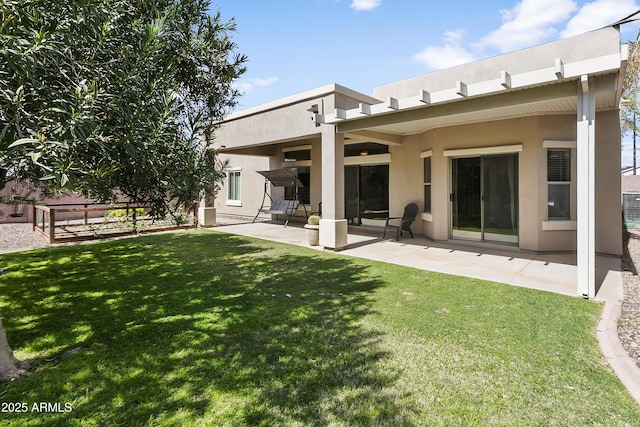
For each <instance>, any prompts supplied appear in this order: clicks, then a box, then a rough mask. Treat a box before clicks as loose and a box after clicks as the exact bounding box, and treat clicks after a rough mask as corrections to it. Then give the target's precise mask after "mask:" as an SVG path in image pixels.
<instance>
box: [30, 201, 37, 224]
mask: <svg viewBox="0 0 640 427" xmlns="http://www.w3.org/2000/svg"><path fill="white" fill-rule="evenodd" d="M31 209H32V214H33V217H32V218H31V224H32V229H31V231H36V205H35V203H34V204H32V205H31Z"/></svg>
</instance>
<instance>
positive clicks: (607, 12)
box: [560, 0, 639, 37]
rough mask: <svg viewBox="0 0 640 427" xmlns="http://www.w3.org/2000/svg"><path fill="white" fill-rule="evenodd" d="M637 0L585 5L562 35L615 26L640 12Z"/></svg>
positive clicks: (619, 0)
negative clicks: (614, 24)
mask: <svg viewBox="0 0 640 427" xmlns="http://www.w3.org/2000/svg"><path fill="white" fill-rule="evenodd" d="M638 9H639V7H638V5H637V4H636V2H635V0H596V1H593V2H591V3H587V4H585V5H584V6H583V7H582V9H580V11H579V12H578V13H577V14H576V16H574V17H573V18H571V20H570V21H569V22H568V23H567V26H566V27H565V29H564V30H563V31H562V33H561V34H560V35H561V36H562V37H569V36H575V35H577V34H582V33H586V32H587V31H592V30H597V29H598V28H602V27H605V26H607V25H609V24H613V23H614V22H616V21H617V20H619V19H622V18H624V17H625V16H627V15H630V14H631V13H633V12H635V11H636V10H638Z"/></svg>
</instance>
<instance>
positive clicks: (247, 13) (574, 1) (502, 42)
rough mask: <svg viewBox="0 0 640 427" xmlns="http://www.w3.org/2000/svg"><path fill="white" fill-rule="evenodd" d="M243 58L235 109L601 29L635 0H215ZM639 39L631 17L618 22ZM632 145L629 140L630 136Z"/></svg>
mask: <svg viewBox="0 0 640 427" xmlns="http://www.w3.org/2000/svg"><path fill="white" fill-rule="evenodd" d="M212 7H213V8H214V9H219V10H220V12H221V13H222V17H223V19H225V20H228V19H231V18H234V19H235V20H236V24H237V31H236V32H235V33H233V35H232V36H233V40H234V42H235V43H236V44H237V45H238V51H239V52H241V53H243V54H246V55H247V56H248V59H249V60H248V63H247V72H246V73H245V74H244V75H243V76H242V77H241V78H240V79H239V80H238V81H237V82H236V85H237V87H238V88H239V89H240V90H241V92H243V93H244V95H243V96H242V97H241V98H240V99H239V104H238V106H237V108H236V110H241V109H245V108H249V107H253V106H256V105H259V104H263V103H265V102H269V101H273V100H276V99H278V98H282V97H285V96H289V95H293V94H295V93H298V92H302V91H305V90H309V89H313V88H316V87H319V86H323V85H325V84H329V83H339V84H341V85H344V86H347V87H349V88H351V89H354V90H357V91H359V92H362V93H365V94H369V93H371V88H372V87H373V86H376V85H380V84H384V83H388V82H392V81H395V80H400V79H403V78H407V77H412V76H416V75H419V74H424V73H427V72H429V71H433V70H437V69H442V68H447V67H449V66H453V65H457V64H461V63H466V62H470V61H473V60H477V59H482V58H487V57H491V56H495V55H499V54H501V53H505V52H510V51H514V50H518V49H522V48H526V47H530V46H535V45H538V44H542V43H546V42H549V41H553V40H557V39H560V38H564V37H568V36H571V35H575V34H581V33H584V32H587V31H591V30H594V29H598V28H601V27H603V26H606V25H609V24H612V23H613V22H615V21H617V20H619V19H622V18H624V17H625V16H627V15H629V14H631V13H633V12H635V11H637V10H639V9H640V0H591V1H579V0H521V1H517V0H484V1H477V0H475V1H442V0H271V1H269V0H212ZM622 30H623V31H622V35H621V38H622V40H623V41H626V40H630V39H635V36H636V33H637V31H638V25H636V23H633V24H627V25H624V26H623V28H622ZM627 146H629V144H627Z"/></svg>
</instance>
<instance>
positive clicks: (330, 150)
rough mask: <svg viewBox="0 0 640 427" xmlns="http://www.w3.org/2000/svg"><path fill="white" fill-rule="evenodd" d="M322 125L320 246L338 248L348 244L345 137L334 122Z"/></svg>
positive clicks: (337, 249)
mask: <svg viewBox="0 0 640 427" xmlns="http://www.w3.org/2000/svg"><path fill="white" fill-rule="evenodd" d="M321 126H322V144H321V146H322V219H321V220H320V242H319V243H320V245H321V246H324V247H325V248H327V249H332V250H336V251H339V250H341V249H343V248H344V247H345V246H347V220H346V219H344V136H343V135H342V134H339V133H336V130H335V127H334V126H333V125H328V124H323V125H321Z"/></svg>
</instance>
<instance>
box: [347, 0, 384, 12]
mask: <svg viewBox="0 0 640 427" xmlns="http://www.w3.org/2000/svg"><path fill="white" fill-rule="evenodd" d="M381 2H382V0H353V2H351V7H352V8H353V9H355V10H373V9H375V8H376V7H378V6H380V3H381Z"/></svg>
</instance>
